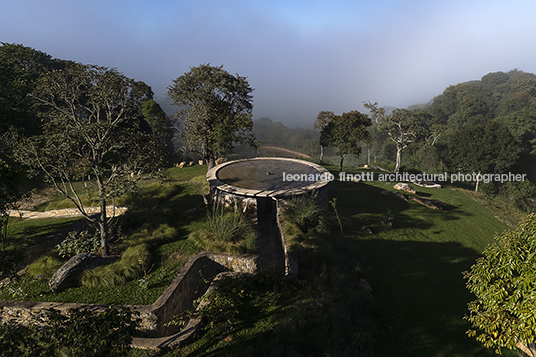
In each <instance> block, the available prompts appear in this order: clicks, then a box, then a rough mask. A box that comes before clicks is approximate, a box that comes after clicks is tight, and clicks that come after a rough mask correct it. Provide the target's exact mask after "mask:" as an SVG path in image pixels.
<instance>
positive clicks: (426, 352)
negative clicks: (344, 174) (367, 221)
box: [359, 239, 494, 357]
mask: <svg viewBox="0 0 536 357" xmlns="http://www.w3.org/2000/svg"><path fill="white" fill-rule="evenodd" d="M359 245H360V247H361V248H362V249H363V251H364V253H365V254H366V255H367V258H368V260H369V263H370V265H371V269H372V270H371V280H370V283H371V285H372V288H373V289H374V297H375V299H376V307H377V309H376V319H377V320H376V324H377V325H376V334H375V341H376V346H375V351H376V354H377V355H378V356H401V357H402V356H408V357H409V356H412V357H414V356H423V357H428V356H493V355H494V353H493V351H492V350H489V349H485V348H483V347H482V345H481V344H480V343H479V342H477V341H476V340H474V339H471V338H469V337H467V336H466V335H465V331H467V329H468V328H469V324H468V323H466V322H465V321H464V320H463V316H464V315H465V314H466V313H467V303H468V302H469V301H471V300H472V299H474V297H473V296H472V295H471V294H470V293H469V291H468V290H467V289H466V288H465V281H464V279H463V277H462V272H463V271H465V270H467V269H469V268H470V266H471V265H472V264H473V263H474V262H475V260H476V259H477V258H478V257H479V256H480V254H479V252H476V251H475V250H473V249H470V248H467V247H464V246H462V245H461V244H460V243H455V242H447V243H429V242H415V241H394V240H384V239H367V240H361V241H360V242H359Z"/></svg>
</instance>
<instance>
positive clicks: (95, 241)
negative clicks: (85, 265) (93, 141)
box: [56, 230, 100, 258]
mask: <svg viewBox="0 0 536 357" xmlns="http://www.w3.org/2000/svg"><path fill="white" fill-rule="evenodd" d="M99 248H100V234H99V232H98V231H97V232H94V233H89V232H88V231H87V230H84V231H82V232H76V231H72V232H69V234H68V235H67V237H66V238H65V239H64V240H63V241H62V242H61V243H60V244H58V245H56V249H57V250H58V254H59V256H60V257H62V258H65V257H67V258H70V257H74V256H75V255H77V254H80V253H84V252H90V253H91V252H96V251H98V250H99Z"/></svg>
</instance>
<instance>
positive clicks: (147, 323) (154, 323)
mask: <svg viewBox="0 0 536 357" xmlns="http://www.w3.org/2000/svg"><path fill="white" fill-rule="evenodd" d="M257 259H258V256H256V255H253V256H247V255H243V256H231V255H227V254H214V253H207V252H203V253H199V254H196V255H194V256H192V257H190V259H189V260H188V262H187V263H186V265H185V266H184V267H183V268H182V269H181V271H180V273H179V274H178V275H177V277H175V279H174V280H173V281H172V282H171V284H170V285H169V287H168V288H167V289H166V290H165V291H164V293H163V294H162V295H161V296H160V297H159V298H158V300H157V301H156V302H155V303H153V304H151V305H127V306H125V307H127V308H129V309H131V310H132V311H136V312H138V313H140V316H139V318H140V319H141V325H140V328H139V332H140V333H141V334H142V335H143V336H144V337H152V338H155V337H159V336H160V337H161V336H169V335H173V334H176V333H178V332H179V330H180V327H177V326H173V325H172V326H169V327H165V326H164V325H165V324H166V323H168V322H170V321H172V320H173V318H174V317H175V316H176V315H177V314H179V313H181V312H183V311H185V310H187V309H190V308H192V307H193V301H194V300H196V299H198V298H199V297H201V296H202V295H203V294H204V293H205V291H206V290H207V288H208V286H209V283H210V281H211V280H212V278H214V276H216V275H217V274H219V273H221V272H223V271H225V270H226V269H231V270H233V271H236V272H240V273H244V272H245V273H255V272H256V271H257ZM119 307H121V306H120V305H116V306H110V305H100V304H74V303H51V302H35V301H15V300H0V322H1V323H4V322H7V321H9V320H10V321H13V322H15V323H20V324H23V325H27V324H29V323H34V324H35V323H37V324H46V318H45V316H46V313H47V311H48V310H49V309H55V310H59V311H61V312H62V314H64V315H68V310H69V309H86V310H91V311H94V312H102V311H105V310H106V309H109V308H119Z"/></svg>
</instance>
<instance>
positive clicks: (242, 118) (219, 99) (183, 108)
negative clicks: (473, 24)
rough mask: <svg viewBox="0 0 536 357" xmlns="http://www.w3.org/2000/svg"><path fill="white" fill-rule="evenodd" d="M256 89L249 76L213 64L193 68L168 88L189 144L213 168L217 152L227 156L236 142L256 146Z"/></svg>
mask: <svg viewBox="0 0 536 357" xmlns="http://www.w3.org/2000/svg"><path fill="white" fill-rule="evenodd" d="M252 91H253V89H252V88H251V87H250V85H249V83H248V81H247V79H246V77H242V76H239V75H238V74H236V75H231V74H229V73H228V72H227V71H226V70H224V69H223V66H219V67H214V66H211V65H210V64H202V65H200V66H198V67H192V68H190V71H189V72H186V73H184V74H183V75H182V76H180V77H178V78H176V79H174V80H173V84H172V85H171V86H169V87H168V97H169V98H170V99H171V100H172V102H173V104H175V105H178V106H179V108H180V109H179V111H178V113H177V115H176V118H177V119H178V120H179V121H180V123H181V124H182V128H183V133H182V136H183V138H184V139H185V142H186V146H187V148H188V149H190V150H191V151H194V152H197V153H198V154H199V155H201V157H203V159H204V160H205V161H206V162H207V165H208V168H209V169H210V168H211V167H212V166H213V165H214V161H215V159H216V155H222V156H225V155H227V153H228V152H230V151H231V150H232V148H233V146H234V144H235V143H246V144H248V145H252V146H255V145H256V142H255V137H254V135H253V133H252V131H251V129H252V128H253V121H252V119H251V117H252V113H251V112H252V109H253V96H252V95H251V92H252Z"/></svg>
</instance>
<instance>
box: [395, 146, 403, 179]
mask: <svg viewBox="0 0 536 357" xmlns="http://www.w3.org/2000/svg"><path fill="white" fill-rule="evenodd" d="M401 161H402V146H400V145H397V146H396V166H395V173H398V172H399V171H400V163H401Z"/></svg>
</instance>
